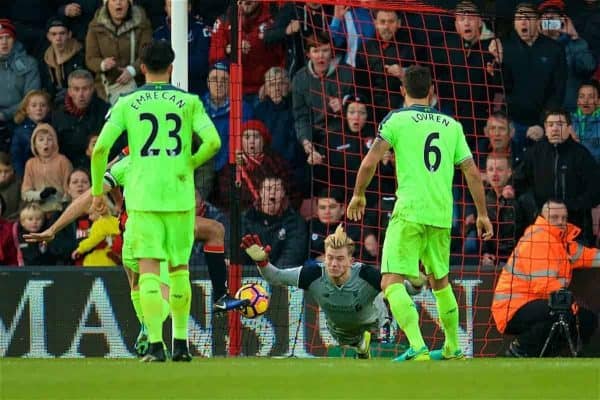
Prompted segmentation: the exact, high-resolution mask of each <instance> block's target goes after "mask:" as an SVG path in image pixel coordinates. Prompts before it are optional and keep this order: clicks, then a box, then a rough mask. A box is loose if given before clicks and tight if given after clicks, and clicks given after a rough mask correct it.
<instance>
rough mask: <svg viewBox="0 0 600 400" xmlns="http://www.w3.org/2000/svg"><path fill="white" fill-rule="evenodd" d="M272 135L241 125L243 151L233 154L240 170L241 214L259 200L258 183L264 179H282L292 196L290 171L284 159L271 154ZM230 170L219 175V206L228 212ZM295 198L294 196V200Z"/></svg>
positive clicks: (252, 123)
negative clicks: (271, 177) (267, 177)
mask: <svg viewBox="0 0 600 400" xmlns="http://www.w3.org/2000/svg"><path fill="white" fill-rule="evenodd" d="M271 139H272V137H271V134H270V133H269V130H268V129H267V127H266V126H265V124H264V123H263V122H261V121H259V120H257V119H251V120H248V121H246V122H244V123H243V124H242V148H241V149H240V150H238V151H237V153H236V163H237V165H238V167H239V168H240V170H241V177H242V190H241V198H240V200H241V201H240V203H241V207H242V210H246V209H247V208H249V207H250V206H251V205H252V204H253V203H254V202H255V201H256V200H257V199H258V197H259V185H260V182H261V181H262V180H263V179H264V178H265V177H266V176H277V177H280V178H282V180H283V181H284V182H285V183H286V186H287V188H288V190H287V193H289V194H291V191H290V188H291V187H293V186H294V185H293V184H291V182H290V168H289V165H288V163H287V161H286V160H285V159H283V158H282V157H281V156H280V155H278V154H276V153H275V152H273V150H271V147H270V145H271ZM230 179H231V175H230V169H229V168H224V169H223V170H222V171H221V173H220V174H219V194H218V201H219V205H220V206H221V208H223V209H229V204H230V203H229V201H230V200H229V199H230V197H231V196H230V194H229V192H230ZM296 197H297V196H296Z"/></svg>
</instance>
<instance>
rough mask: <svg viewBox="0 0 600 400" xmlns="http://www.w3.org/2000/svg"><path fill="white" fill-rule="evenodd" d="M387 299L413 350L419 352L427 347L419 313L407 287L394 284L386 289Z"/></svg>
mask: <svg viewBox="0 0 600 400" xmlns="http://www.w3.org/2000/svg"><path fill="white" fill-rule="evenodd" d="M385 297H386V298H387V300H388V302H389V303H390V308H391V309H392V314H393V315H394V318H395V319H396V322H398V326H399V327H400V329H402V331H404V334H405V335H406V338H407V339H408V342H409V343H410V347H412V348H413V350H419V349H420V348H422V347H424V346H425V341H424V340H423V335H421V329H420V328H419V313H417V308H416V307H415V303H414V302H413V301H412V299H411V298H410V296H409V295H408V293H407V292H406V287H404V284H402V283H394V284H392V285H390V286H388V287H387V288H386V289H385Z"/></svg>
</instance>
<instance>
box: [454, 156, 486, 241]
mask: <svg viewBox="0 0 600 400" xmlns="http://www.w3.org/2000/svg"><path fill="white" fill-rule="evenodd" d="M459 165H460V169H461V171H462V173H463V175H464V176H465V179H466V180H467V186H468V187H469V192H471V196H472V197H473V202H474V203H475V208H477V235H478V236H479V237H481V238H482V239H483V240H488V239H490V238H491V237H492V236H493V229H492V224H491V222H490V219H489V217H488V213H487V207H486V204H485V191H484V189H483V181H482V180H481V172H480V171H479V168H477V166H476V165H475V162H474V161H473V158H472V157H470V158H467V159H466V160H464V161H462V162H461V163H460V164H459Z"/></svg>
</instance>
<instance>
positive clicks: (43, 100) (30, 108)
mask: <svg viewBox="0 0 600 400" xmlns="http://www.w3.org/2000/svg"><path fill="white" fill-rule="evenodd" d="M49 114H50V96H49V95H48V93H46V92H44V91H42V90H32V91H30V92H29V93H27V94H26V95H25V97H24V98H23V100H22V101H21V105H20V106H19V109H18V110H17V112H16V113H15V117H14V121H15V124H16V125H17V126H16V127H15V130H14V133H13V138H12V142H11V145H10V155H11V157H12V160H13V167H14V168H15V171H16V173H17V175H18V176H21V177H22V176H23V174H24V173H25V163H26V162H27V160H29V159H30V158H31V157H32V153H31V135H33V130H34V129H35V127H36V126H37V124H39V123H40V122H44V121H46V120H47V118H48V116H49Z"/></svg>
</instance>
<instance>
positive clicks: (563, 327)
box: [540, 311, 579, 357]
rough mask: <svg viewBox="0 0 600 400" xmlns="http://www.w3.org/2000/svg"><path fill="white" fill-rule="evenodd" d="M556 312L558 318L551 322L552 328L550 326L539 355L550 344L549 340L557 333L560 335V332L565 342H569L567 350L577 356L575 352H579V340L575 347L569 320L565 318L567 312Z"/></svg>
mask: <svg viewBox="0 0 600 400" xmlns="http://www.w3.org/2000/svg"><path fill="white" fill-rule="evenodd" d="M557 314H558V320H557V321H555V322H554V323H553V324H552V328H550V333H549V334H548V338H547V339H546V342H545V343H544V347H542V351H541V352H540V357H543V356H544V353H546V349H547V348H548V345H549V344H550V342H552V340H553V339H554V337H555V336H557V335H560V334H562V335H563V336H564V337H565V338H566V339H567V343H568V344H569V350H570V351H571V356H573V357H577V353H578V352H579V341H578V343H577V347H576V346H575V344H574V343H573V338H571V328H569V322H568V321H567V318H566V316H567V314H568V312H565V311H559V312H558V313H557ZM578 336H579V335H578Z"/></svg>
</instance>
